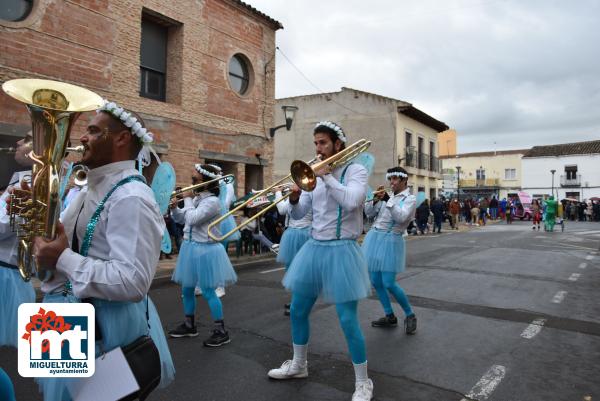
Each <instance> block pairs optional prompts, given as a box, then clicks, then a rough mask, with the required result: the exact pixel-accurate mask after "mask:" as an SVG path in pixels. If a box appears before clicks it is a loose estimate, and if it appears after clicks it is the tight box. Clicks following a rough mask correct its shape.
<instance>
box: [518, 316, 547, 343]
mask: <svg viewBox="0 0 600 401" xmlns="http://www.w3.org/2000/svg"><path fill="white" fill-rule="evenodd" d="M544 323H546V319H542V318H538V319H535V320H534V321H533V322H531V324H530V325H529V326H527V327H526V328H525V330H523V332H522V333H521V337H523V338H526V339H528V340H530V339H532V338H533V337H535V336H537V335H538V333H539V332H540V331H542V327H544Z"/></svg>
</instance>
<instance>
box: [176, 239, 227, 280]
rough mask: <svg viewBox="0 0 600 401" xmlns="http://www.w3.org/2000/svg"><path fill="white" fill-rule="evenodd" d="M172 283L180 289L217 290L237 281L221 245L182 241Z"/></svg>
mask: <svg viewBox="0 0 600 401" xmlns="http://www.w3.org/2000/svg"><path fill="white" fill-rule="evenodd" d="M173 281H175V282H176V283H179V284H181V286H182V287H196V286H197V287H200V288H217V287H225V286H227V285H229V284H233V283H235V282H236V281H237V275H236V274H235V270H233V266H232V265H231V261H230V260H229V257H228V256H227V252H225V249H224V248H223V246H222V245H221V244H218V243H215V242H213V243H210V242H195V241H188V240H186V241H183V243H182V244H181V249H180V250H179V256H178V257H177V266H175V272H174V273H173Z"/></svg>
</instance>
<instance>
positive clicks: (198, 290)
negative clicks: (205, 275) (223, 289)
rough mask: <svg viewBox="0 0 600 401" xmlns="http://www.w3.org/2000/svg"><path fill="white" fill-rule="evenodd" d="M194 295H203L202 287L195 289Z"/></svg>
mask: <svg viewBox="0 0 600 401" xmlns="http://www.w3.org/2000/svg"><path fill="white" fill-rule="evenodd" d="M194 295H195V296H198V295H202V290H201V289H200V287H196V288H194Z"/></svg>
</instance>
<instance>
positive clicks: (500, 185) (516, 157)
mask: <svg viewBox="0 0 600 401" xmlns="http://www.w3.org/2000/svg"><path fill="white" fill-rule="evenodd" d="M527 151H528V150H527V149H520V150H501V151H496V152H475V153H461V154H457V155H455V156H442V157H441V158H440V159H441V160H442V174H443V181H442V183H443V188H442V193H443V194H444V195H445V196H447V197H450V196H456V193H457V191H458V190H459V187H460V196H461V199H462V198H468V197H476V198H482V197H486V196H487V197H488V198H490V197H492V196H496V198H499V199H502V198H505V197H507V196H509V195H516V193H517V192H518V191H520V190H521V186H522V185H521V180H522V175H523V168H522V166H521V158H522V157H523V155H524V154H525V153H526V152H527ZM458 167H460V181H458V177H459V169H458ZM459 183H460V186H459Z"/></svg>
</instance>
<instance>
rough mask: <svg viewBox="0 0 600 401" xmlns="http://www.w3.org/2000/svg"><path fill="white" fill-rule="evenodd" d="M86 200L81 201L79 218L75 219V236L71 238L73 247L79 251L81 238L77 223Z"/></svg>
mask: <svg viewBox="0 0 600 401" xmlns="http://www.w3.org/2000/svg"><path fill="white" fill-rule="evenodd" d="M84 203H85V201H84V202H81V208H80V209H79V213H77V219H75V227H74V228H73V238H71V249H72V250H73V252H77V253H79V251H80V250H79V238H77V224H79V216H81V212H82V211H83V205H84Z"/></svg>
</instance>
